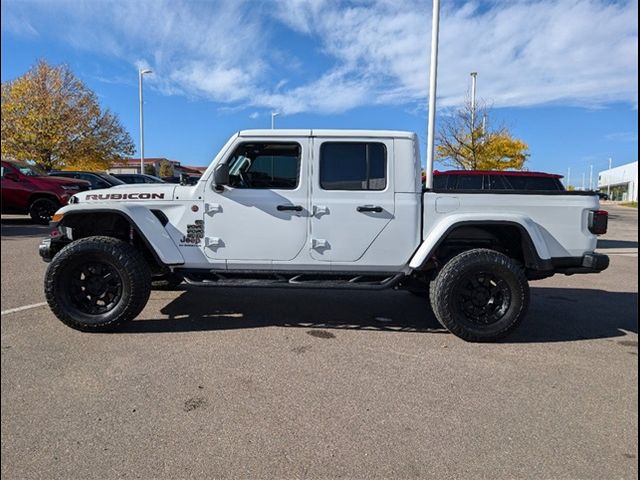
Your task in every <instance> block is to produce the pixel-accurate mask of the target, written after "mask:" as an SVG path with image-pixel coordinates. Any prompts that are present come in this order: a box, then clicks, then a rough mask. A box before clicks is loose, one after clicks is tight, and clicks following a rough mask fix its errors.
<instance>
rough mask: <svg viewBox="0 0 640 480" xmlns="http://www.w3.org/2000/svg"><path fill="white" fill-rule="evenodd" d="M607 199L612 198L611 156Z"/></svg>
mask: <svg viewBox="0 0 640 480" xmlns="http://www.w3.org/2000/svg"><path fill="white" fill-rule="evenodd" d="M607 199H611V157H609V171H608V172H607Z"/></svg>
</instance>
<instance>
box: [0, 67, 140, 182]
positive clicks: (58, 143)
mask: <svg viewBox="0 0 640 480" xmlns="http://www.w3.org/2000/svg"><path fill="white" fill-rule="evenodd" d="M1 124H2V157H3V158H13V159H16V160H31V161H33V162H35V163H36V164H37V165H39V166H41V167H42V168H44V169H45V170H47V171H49V170H54V169H83V170H106V169H107V168H109V167H110V166H111V164H112V163H113V162H114V161H117V160H120V159H122V158H123V157H125V156H128V155H132V154H133V152H134V146H133V142H132V141H131V137H130V136H129V134H128V133H127V131H126V130H125V129H124V127H123V126H122V125H121V124H120V121H119V120H118V118H117V117H116V116H115V115H114V114H113V113H111V112H110V111H109V110H108V109H104V110H103V109H101V108H100V105H99V104H98V101H97V98H96V95H95V93H93V92H92V91H91V90H90V89H89V88H87V86H86V85H85V84H84V83H83V82H82V81H80V80H79V79H78V78H77V77H76V76H75V75H74V74H73V72H72V71H71V70H70V69H69V67H68V66H67V65H59V66H52V65H49V64H48V63H47V62H46V61H44V60H40V61H39V62H38V63H37V64H36V65H35V66H34V67H32V68H31V70H29V71H28V72H27V73H25V74H24V75H22V76H21V77H19V78H16V79H15V80H12V81H9V82H3V83H2V120H1Z"/></svg>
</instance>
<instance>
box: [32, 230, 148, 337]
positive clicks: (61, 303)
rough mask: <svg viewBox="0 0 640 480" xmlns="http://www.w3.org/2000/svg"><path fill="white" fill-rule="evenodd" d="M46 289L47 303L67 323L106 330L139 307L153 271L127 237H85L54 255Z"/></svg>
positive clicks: (80, 327)
mask: <svg viewBox="0 0 640 480" xmlns="http://www.w3.org/2000/svg"><path fill="white" fill-rule="evenodd" d="M44 290H45V295H46V298H47V303H48V304H49V307H51V310H52V311H53V313H54V314H55V315H56V317H58V318H59V319H60V320H61V321H62V322H63V323H65V324H66V325H68V326H70V327H71V328H75V329H77V330H82V331H86V332H99V331H110V330H113V329H115V328H116V327H117V326H119V325H122V324H123V323H126V322H128V321H130V320H133V319H134V318H135V317H136V316H137V315H138V314H139V313H140V312H141V311H142V309H143V308H144V306H145V305H146V303H147V300H148V299H149V294H150V292H151V271H150V269H149V265H148V264H147V262H146V261H145V259H144V257H143V256H142V254H140V252H138V251H137V250H136V249H135V248H133V247H132V246H131V245H129V244H128V243H126V242H123V241H122V240H118V239H116V238H112V237H102V236H96V237H87V238H82V239H80V240H77V241H75V242H73V243H70V244H69V245H67V246H66V247H64V248H63V249H62V250H60V252H59V253H58V254H57V255H56V256H55V257H54V258H53V260H52V261H51V263H50V264H49V267H48V268H47V273H46V276H45V282H44Z"/></svg>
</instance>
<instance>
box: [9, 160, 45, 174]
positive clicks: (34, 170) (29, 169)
mask: <svg viewBox="0 0 640 480" xmlns="http://www.w3.org/2000/svg"><path fill="white" fill-rule="evenodd" d="M11 165H13V166H14V167H16V168H17V169H18V170H20V173H21V174H23V175H27V176H29V177H42V176H44V175H46V173H45V171H44V170H42V169H41V168H40V167H38V166H37V165H29V164H28V163H24V162H11Z"/></svg>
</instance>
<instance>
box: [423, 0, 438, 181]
mask: <svg viewBox="0 0 640 480" xmlns="http://www.w3.org/2000/svg"><path fill="white" fill-rule="evenodd" d="M439 28H440V0H433V12H432V14H431V64H430V68H429V119H428V121H427V165H426V172H425V173H426V176H427V178H426V182H425V187H426V188H431V187H432V186H433V150H434V146H435V138H434V134H435V126H436V88H437V80H438V30H439Z"/></svg>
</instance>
